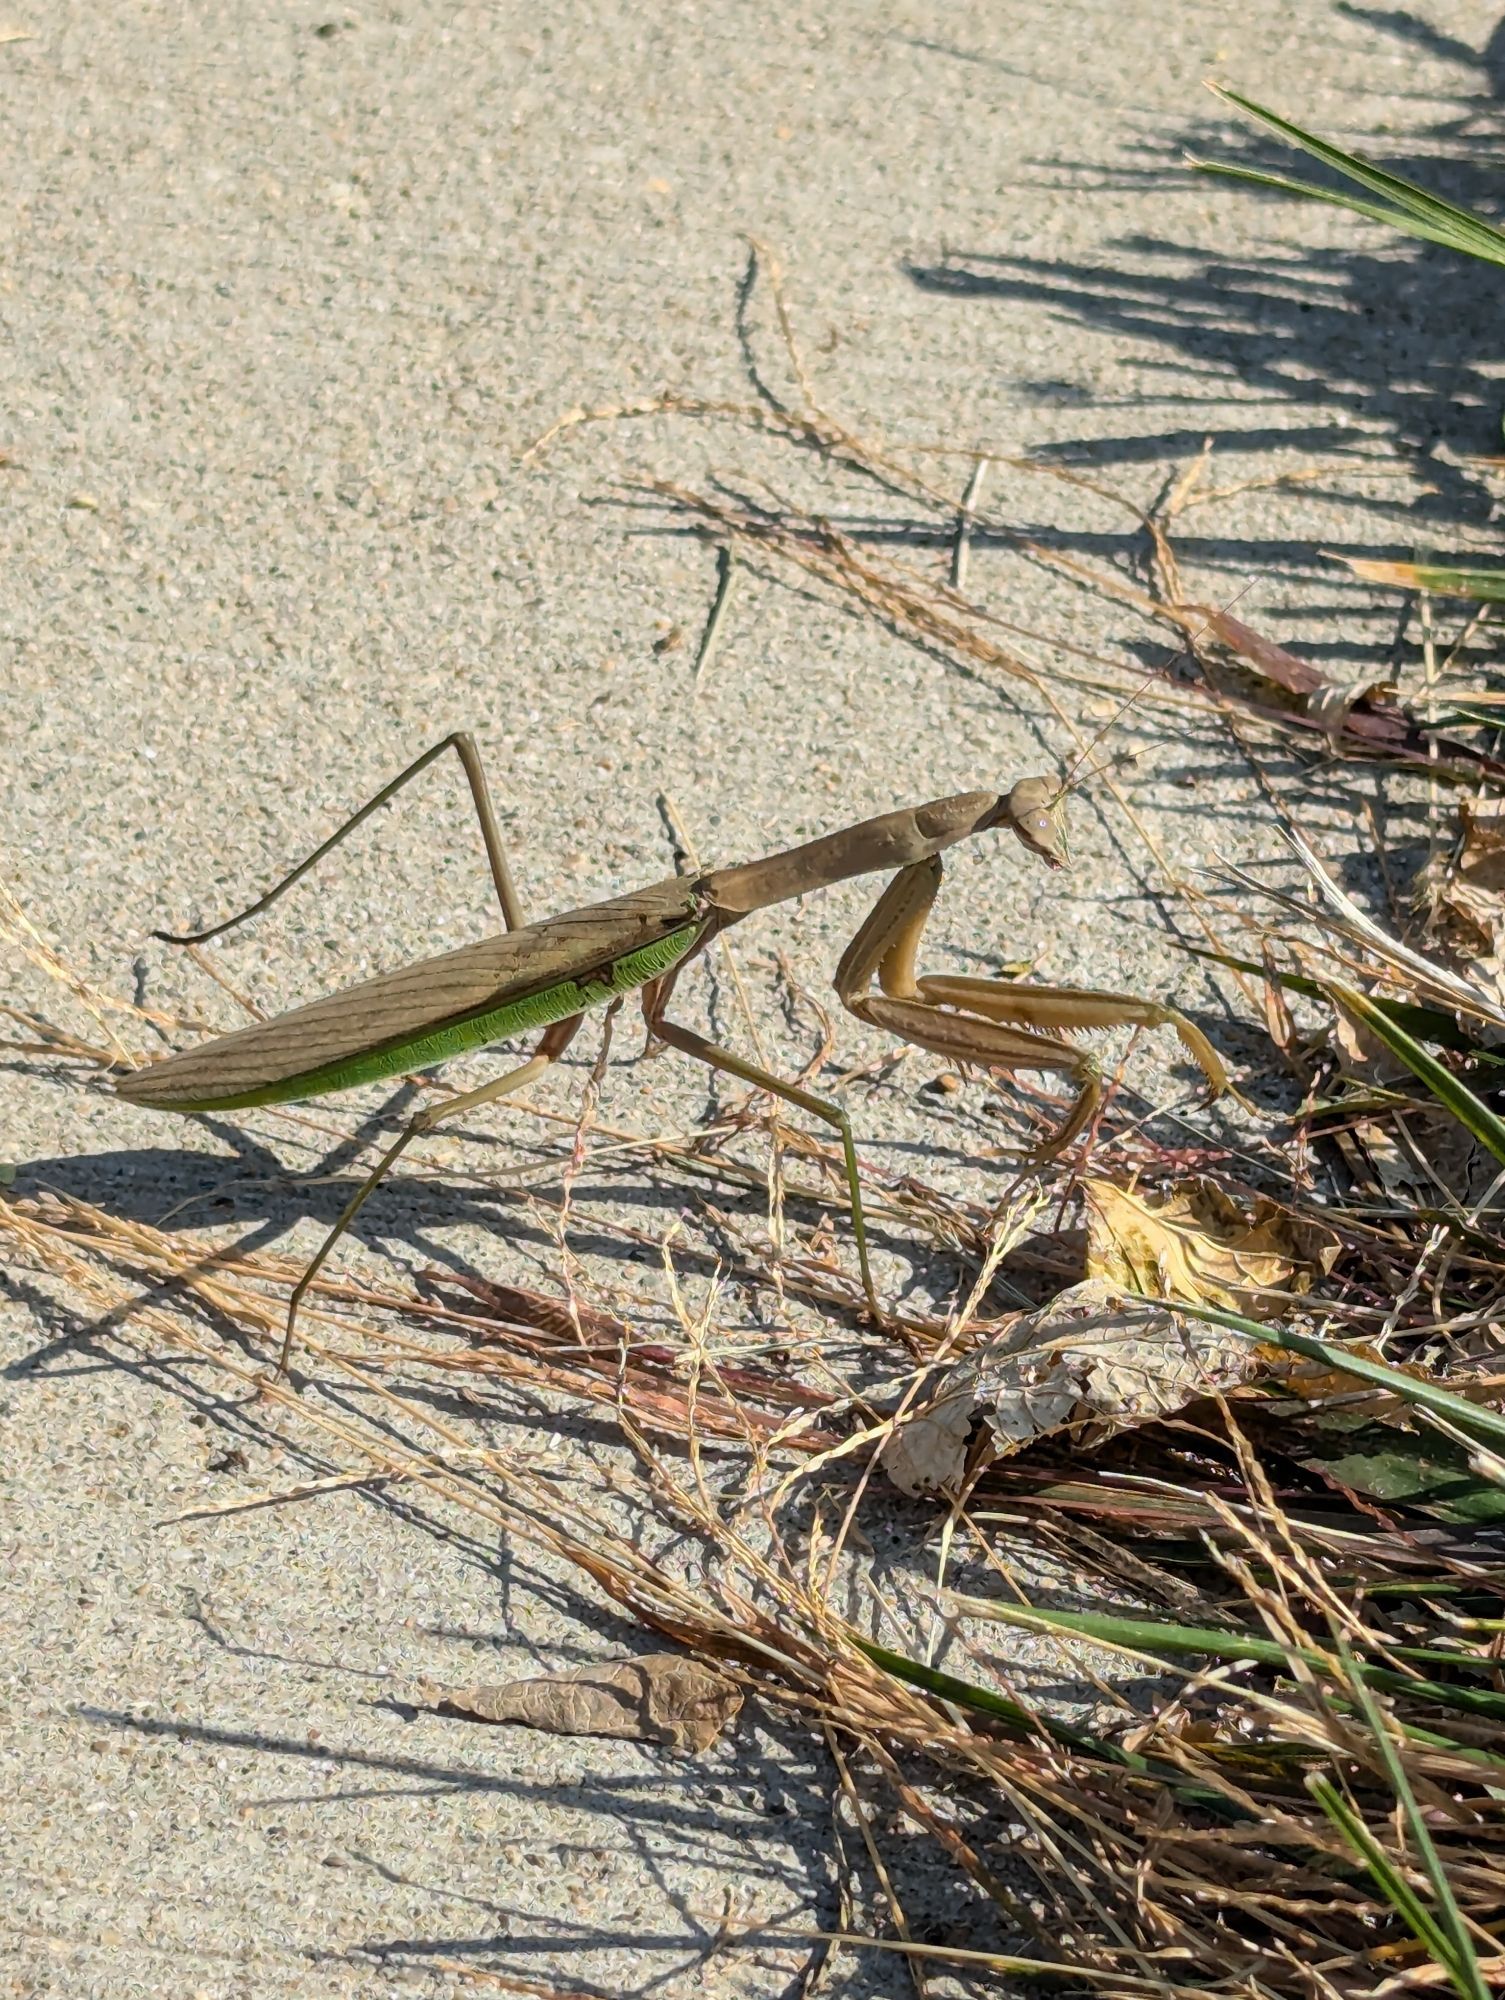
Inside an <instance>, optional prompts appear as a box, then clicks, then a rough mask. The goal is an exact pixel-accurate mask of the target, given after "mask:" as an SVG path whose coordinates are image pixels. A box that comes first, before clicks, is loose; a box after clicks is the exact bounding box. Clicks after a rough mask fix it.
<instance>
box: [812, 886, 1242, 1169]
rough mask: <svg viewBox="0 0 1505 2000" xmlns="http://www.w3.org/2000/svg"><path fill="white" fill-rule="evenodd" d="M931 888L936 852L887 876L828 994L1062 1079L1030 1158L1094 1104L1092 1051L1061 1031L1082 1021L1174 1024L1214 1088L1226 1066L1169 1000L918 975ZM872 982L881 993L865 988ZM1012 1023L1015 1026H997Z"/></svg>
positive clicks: (1045, 1153)
mask: <svg viewBox="0 0 1505 2000" xmlns="http://www.w3.org/2000/svg"><path fill="white" fill-rule="evenodd" d="M940 886H941V863H940V860H939V857H932V858H931V859H929V860H926V861H920V862H916V863H915V864H914V865H913V866H912V867H909V868H906V869H904V870H903V871H902V873H900V874H898V875H896V876H895V877H894V879H893V881H892V882H890V883H889V885H888V887H887V888H886V889H885V890H884V892H883V894H882V895H881V896H880V897H879V898H878V901H877V902H876V904H874V906H873V908H872V910H871V912H870V913H869V915H868V917H867V920H866V921H865V922H864V923H863V925H862V927H861V929H860V930H859V931H858V933H857V935H856V937H854V938H853V940H852V942H851V944H850V945H848V947H847V949H846V951H845V952H844V953H843V954H842V958H841V963H840V964H839V965H838V967H837V969H836V982H835V984H836V991H837V994H838V996H839V997H840V999H841V1002H842V1004H843V1006H845V1007H847V1008H848V1009H849V1010H850V1011H851V1012H852V1013H853V1014H855V1015H856V1016H857V1018H858V1019H859V1020H861V1021H867V1022H869V1023H871V1025H872V1026H873V1027H875V1028H883V1029H886V1030H887V1031H888V1032H889V1033H890V1034H895V1035H899V1036H902V1037H903V1039H904V1040H905V1041H909V1042H914V1043H917V1044H918V1045H919V1047H921V1048H924V1049H929V1050H930V1051H931V1052H932V1053H933V1054H935V1055H939V1056H947V1057H950V1058H951V1059H952V1060H954V1061H960V1062H976V1063H985V1064H987V1065H988V1066H989V1067H990V1068H993V1069H1008V1070H1013V1069H1040V1070H1050V1071H1055V1072H1057V1073H1059V1074H1060V1075H1063V1076H1067V1077H1069V1078H1070V1079H1071V1081H1072V1082H1073V1083H1074V1084H1075V1085H1076V1088H1077V1098H1076V1102H1075V1103H1074V1104H1073V1106H1072V1108H1071V1110H1070V1112H1069V1113H1068V1114H1067V1117H1066V1119H1065V1121H1064V1123H1063V1124H1062V1125H1061V1127H1060V1129H1059V1130H1058V1131H1057V1132H1055V1133H1053V1134H1052V1136H1051V1137H1050V1138H1049V1139H1047V1140H1046V1141H1045V1143H1044V1145H1042V1146H1040V1147H1039V1148H1037V1149H1036V1151H1035V1153H1034V1154H1033V1155H1032V1159H1033V1160H1034V1161H1036V1162H1039V1161H1044V1160H1049V1159H1051V1158H1053V1157H1054V1156H1055V1155H1056V1154H1057V1153H1059V1152H1060V1151H1061V1150H1062V1149H1063V1148H1064V1147H1066V1146H1068V1145H1069V1144H1070V1143H1071V1141H1072V1140H1073V1139H1074V1138H1075V1137H1076V1135H1077V1134H1078V1132H1080V1131H1081V1130H1082V1128H1083V1126H1084V1125H1086V1124H1087V1122H1088V1121H1089V1120H1090V1119H1091V1118H1092V1116H1093V1115H1094V1113H1095V1112H1096V1110H1097V1107H1098V1105H1099V1103H1100V1102H1101V1101H1102V1078H1101V1073H1100V1071H1099V1067H1098V1064H1097V1061H1096V1058H1095V1057H1094V1056H1093V1054H1092V1052H1091V1051H1090V1050H1088V1049H1084V1048H1079V1047H1078V1046H1077V1045H1076V1044H1075V1043H1073V1042H1071V1041H1068V1040H1067V1039H1066V1037H1067V1036H1068V1035H1071V1034H1074V1033H1076V1032H1078V1031H1080V1030H1082V1029H1087V1028H1118V1027H1143V1028H1160V1027H1169V1028H1174V1029H1175V1031H1176V1033H1177V1034H1178V1035H1179V1036H1180V1038H1181V1042H1182V1045H1183V1047H1184V1048H1185V1049H1186V1051H1187V1053H1188V1054H1189V1055H1190V1056H1191V1057H1192V1059H1193V1060H1194V1061H1195V1062H1196V1063H1197V1065H1198V1067H1199V1068H1200V1069H1201V1071H1202V1073H1203V1075H1204V1076H1205V1077H1206V1078H1207V1082H1208V1086H1209V1088H1210V1089H1211V1090H1212V1091H1214V1092H1217V1091H1220V1090H1222V1089H1223V1088H1224V1087H1225V1085H1226V1084H1227V1081H1228V1078H1227V1073H1226V1072H1225V1070H1224V1068H1223V1064H1222V1062H1221V1060H1220V1059H1219V1056H1218V1054H1217V1051H1216V1050H1215V1049H1214V1048H1213V1046H1212V1044H1211V1043H1210V1042H1209V1041H1208V1039H1207V1037H1206V1036H1205V1035H1204V1034H1203V1033H1202V1031H1201V1029H1200V1028H1198V1027H1196V1026H1195V1025H1194V1024H1193V1023H1192V1022H1190V1021H1188V1020H1187V1019H1186V1017H1185V1015H1184V1014H1181V1013H1178V1012H1177V1010H1176V1009H1175V1008H1174V1007H1167V1006H1164V1005H1162V1004H1161V1003H1160V1002H1159V1001H1156V1000H1141V999H1139V998H1137V997H1136V996H1135V995H1133V994H1129V993H1094V992H1091V991H1088V990H1086V989H1083V988H1078V987H1073V986H1026V985H1016V984H1015V983H1014V982H1013V981H1012V980H1003V979H978V978H971V977H966V976H963V975H960V974H919V975H917V974H916V972H915V960H916V957H917V955H918V952H919V945H920V939H921V936H922V935H923V933H924V929H925V924H926V921H927V919H928V918H929V915H930V911H931V906H932V905H933V904H934V902H935V899H936V895H937V893H938V891H939V889H940ZM874 978H876V979H877V981H878V984H879V987H880V988H881V991H879V992H877V993H874V992H873V991H872V983H873V980H874ZM1010 1022H1017V1023H1020V1024H1021V1025H1019V1026H1017V1027H1012V1026H1007V1025H1005V1024H1006V1023H1010Z"/></svg>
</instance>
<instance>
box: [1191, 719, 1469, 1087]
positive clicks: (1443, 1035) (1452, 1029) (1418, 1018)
mask: <svg viewBox="0 0 1505 2000" xmlns="http://www.w3.org/2000/svg"><path fill="white" fill-rule="evenodd" d="M1493 726H1494V725H1493V724H1491V727H1493ZM1171 942H1172V943H1173V944H1174V945H1175V946H1176V948H1177V950H1178V951H1184V952H1187V953H1189V954H1190V956H1191V957H1193V958H1205V959H1208V960H1210V961H1211V963H1212V964H1214V965H1226V966H1227V968H1228V970H1229V971H1230V972H1249V973H1252V974H1253V975H1254V977H1255V978H1256V979H1273V980H1274V981H1275V983H1276V985H1277V986H1283V987H1285V988H1286V989H1287V990H1288V991H1290V992H1292V993H1304V994H1305V995H1306V996H1307V998H1308V999H1309V1000H1320V999H1322V997H1323V988H1322V985H1321V983H1320V982H1319V981H1318V980H1315V979H1306V978H1304V977H1303V976H1302V975H1301V974H1300V973H1299V972H1282V971H1280V970H1279V969H1278V968H1276V967H1272V966H1268V965H1262V964H1260V963H1259V961H1258V960H1256V959H1252V958H1240V957H1238V955H1237V954H1236V953H1234V952H1231V951H1213V950H1211V949H1210V947H1208V946H1207V945H1205V944H1193V943H1192V942H1191V940H1190V939H1189V938H1173V939H1172V940H1171ZM1369 1004H1370V1005H1371V1006H1372V1007H1378V1008H1380V1009H1381V1010H1382V1011H1383V1012H1384V1013H1385V1014H1387V1015H1388V1016H1389V1018H1390V1019H1391V1020H1392V1021H1395V1022H1398V1023H1399V1025H1400V1026H1401V1027H1402V1028H1404V1029H1406V1031H1407V1032H1408V1033H1409V1034H1413V1035H1417V1036H1419V1037H1420V1038H1421V1040H1422V1041H1424V1042H1434V1043H1435V1044H1436V1045H1437V1047H1438V1048H1440V1049H1456V1051H1457V1052H1458V1054H1459V1055H1462V1056H1472V1057H1474V1058H1475V1059H1476V1060H1477V1061H1479V1062H1483V1063H1491V1064H1498V1065H1499V1066H1500V1067H1501V1068H1502V1069H1505V1055H1500V1054H1498V1053H1497V1052H1496V1051H1495V1050H1493V1049H1486V1048H1485V1047H1484V1046H1483V1044H1482V1043H1480V1042H1476V1041H1473V1040H1471V1039H1470V1037H1469V1036H1467V1035H1466V1034H1464V1032H1463V1030H1462V1029H1461V1028H1460V1027H1459V1025H1458V1023H1457V1022H1456V1021H1455V1020H1454V1019H1453V1017H1452V1015H1451V1014H1444V1013H1443V1011H1442V1009H1441V1008H1440V1007H1423V1006H1420V1005H1418V1004H1417V1002H1416V1001H1414V1000H1391V999H1388V998H1386V999H1372V1000H1371V1001H1370V1003H1369Z"/></svg>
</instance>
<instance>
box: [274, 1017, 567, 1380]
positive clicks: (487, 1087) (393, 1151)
mask: <svg viewBox="0 0 1505 2000" xmlns="http://www.w3.org/2000/svg"><path fill="white" fill-rule="evenodd" d="M583 1018H584V1016H583V1015H580V1014H572V1015H570V1016H569V1017H568V1019H566V1020H563V1021H555V1022H554V1023H553V1025H552V1026H551V1027H549V1028H547V1029H546V1030H545V1031H544V1033H543V1034H542V1035H541V1036H540V1037H539V1042H538V1047H537V1048H536V1049H535V1050H534V1052H533V1054H532V1055H531V1056H530V1057H529V1058H528V1060H527V1061H526V1062H525V1063H522V1064H520V1065H519V1066H518V1068H516V1069H512V1070H508V1071H507V1073H506V1075H505V1076H499V1077H497V1078H495V1079H494V1081H492V1082H491V1083H483V1084H482V1085H481V1086H480V1088H479V1089H477V1090H466V1091H462V1092H460V1093H459V1094H458V1095H457V1096H454V1097H447V1098H445V1100H444V1102H443V1103H442V1104H435V1105H431V1106H429V1107H427V1108H426V1109H425V1110H423V1111H420V1112H418V1113H417V1114H416V1115H415V1116H414V1117H412V1118H410V1119H409V1120H408V1122H407V1124H406V1125H405V1126H404V1127H403V1129H402V1130H401V1132H399V1133H398V1135H397V1137H396V1138H395V1139H394V1140H393V1141H392V1144H391V1145H390V1146H388V1148H387V1150H386V1151H385V1152H384V1153H383V1154H382V1156H381V1158H380V1159H379V1160H378V1161H377V1163H376V1165H375V1166H374V1167H373V1168H372V1169H371V1171H370V1173H369V1174H367V1176H366V1178H365V1179H364V1180H363V1181H362V1182H361V1184H360V1186H359V1187H358V1188H357V1189H356V1191H355V1193H354V1194H353V1195H352V1196H351V1197H350V1199H349V1201H347V1202H346V1204H345V1206H344V1207H343V1208H342V1209H341V1210H340V1213H339V1215H338V1217H337V1218H336V1220H335V1223H334V1226H333V1228H332V1229H331V1230H330V1232H329V1234H328V1235H327V1236H326V1237H325V1238H324V1241H323V1242H322V1243H321V1244H320V1245H319V1248H318V1250H317V1251H316V1252H315V1254H314V1256H313V1259H312V1261H311V1262H310V1264H309V1265H308V1268H307V1269H306V1270H305V1271H304V1273H303V1276H302V1277H301V1278H300V1279H299V1280H298V1282H297V1284H296V1285H294V1287H293V1291H292V1296H291V1298H290V1299H289V1300H288V1302H287V1329H286V1331H285V1333H284V1334H283V1336H282V1352H281V1354H280V1355H279V1356H278V1358H277V1373H278V1375H279V1376H280V1375H286V1373H287V1364H288V1361H289V1359H290V1358H291V1356H292V1351H293V1335H294V1333H295V1331H296V1329H297V1325H298V1308H299V1306H300V1305H302V1303H303V1299H304V1295H305V1293H306V1292H307V1291H308V1288H309V1286H310V1285H311V1284H312V1283H313V1281H314V1279H315V1278H316V1277H317V1276H318V1275H319V1272H320V1271H321V1270H322V1269H323V1268H324V1265H325V1264H326V1263H327V1262H328V1259H329V1253H330V1252H331V1251H332V1250H333V1249H334V1246H335V1245H336V1243H338V1242H339V1240H340V1238H341V1237H342V1236H343V1235H344V1234H345V1231H346V1230H347V1229H348V1228H349V1227H350V1225H351V1223H352V1222H354V1220H355V1218H356V1216H357V1215H358V1214H359V1213H360V1211H361V1210H362V1209H363V1208H364V1207H365V1205H366V1203H367V1202H368V1201H369V1200H370V1198H371V1196H372V1195H373V1194H375V1192H376V1190H377V1189H378V1188H379V1187H380V1186H381V1184H382V1182H383V1181H384V1180H385V1179H386V1177H387V1175H388V1174H389V1173H390V1172H391V1171H392V1169H393V1167H394V1166H396V1164H397V1162H398V1160H400V1159H401V1157H402V1155H403V1154H404V1153H405V1152H406V1151H407V1149H408V1147H409V1146H411V1145H412V1143H413V1141H414V1140H415V1139H421V1138H422V1137H423V1136H424V1134H425V1133H426V1132H432V1131H433V1129H434V1127H435V1126H436V1125H442V1124H443V1123H444V1121H445V1120H446V1119H447V1118H455V1117H458V1116H460V1115H461V1113H463V1112H466V1111H474V1110H475V1109H476V1108H477V1106H478V1105H482V1104H494V1103H495V1102H496V1100H497V1099H498V1098H499V1097H507V1096H509V1095H510V1094H511V1093H512V1092H513V1091H514V1090H521V1089H523V1088H524V1086H525V1085H527V1084H529V1083H531V1082H532V1081H533V1079H534V1078H535V1077H538V1076H542V1075H543V1073H544V1071H545V1070H546V1069H548V1068H549V1067H550V1065H551V1064H553V1063H555V1062H557V1061H558V1060H559V1058H560V1056H561V1055H563V1053H564V1051H565V1050H566V1049H567V1048H568V1047H569V1045H570V1043H571V1041H573V1039H574V1037H575V1032H576V1030H577V1029H578V1028H579V1026H580V1023H581V1021H582V1019H583Z"/></svg>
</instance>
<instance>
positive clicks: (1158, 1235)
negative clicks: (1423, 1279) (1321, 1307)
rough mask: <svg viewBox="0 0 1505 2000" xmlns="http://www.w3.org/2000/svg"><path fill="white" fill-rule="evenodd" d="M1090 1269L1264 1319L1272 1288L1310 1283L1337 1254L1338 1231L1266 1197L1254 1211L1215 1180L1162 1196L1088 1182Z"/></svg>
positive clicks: (1275, 1304) (1153, 1292) (1158, 1293)
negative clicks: (1294, 1213) (1301, 1215)
mask: <svg viewBox="0 0 1505 2000" xmlns="http://www.w3.org/2000/svg"><path fill="white" fill-rule="evenodd" d="M1082 1191H1083V1193H1084V1194H1085V1195H1086V1197H1087V1271H1088V1275H1089V1276H1091V1277H1094V1278H1106V1279H1107V1280H1109V1282H1110V1283H1113V1284H1116V1285H1121V1286H1123V1287H1124V1289H1125V1290H1127V1291H1133V1292H1142V1293H1145V1294H1146V1295H1148V1296H1149V1297H1152V1298H1162V1299H1187V1300H1189V1301H1191V1302H1192V1303H1193V1304H1197V1303H1203V1304H1208V1305H1218V1306H1223V1307H1225V1308H1226V1309H1227V1310H1228V1311H1230V1312H1238V1313H1245V1314H1247V1315H1248V1316H1249V1317H1250V1318H1253V1319H1260V1318H1264V1317H1267V1316H1268V1315H1269V1314H1270V1313H1272V1312H1275V1311H1278V1310H1279V1309H1280V1303H1281V1302H1280V1301H1279V1300H1273V1299H1271V1298H1270V1296H1269V1294H1270V1293H1272V1292H1280V1293H1290V1292H1306V1291H1310V1289H1311V1287H1312V1285H1313V1284H1314V1282H1315V1281H1316V1280H1317V1279H1318V1278H1320V1277H1325V1276H1326V1275H1327V1273H1328V1272H1329V1271H1330V1270H1331V1269H1332V1267H1333V1265H1334V1264H1335V1263H1336V1262H1337V1259H1338V1252H1339V1249H1340V1248H1341V1245H1340V1242H1339V1239H1338V1237H1337V1235H1336V1234H1335V1233H1334V1232H1333V1231H1332V1230H1331V1229H1328V1228H1326V1227H1325V1226H1324V1225H1323V1224H1321V1223H1314V1222H1307V1221H1304V1220H1302V1219H1300V1218H1298V1217H1297V1216H1295V1215H1293V1214H1292V1213H1291V1212H1290V1210H1289V1209H1285V1208H1282V1207H1281V1206H1280V1204H1279V1203H1278V1202H1274V1201H1270V1200H1267V1199H1266V1198H1265V1197H1264V1196H1261V1197H1259V1199H1257V1200H1256V1201H1255V1202H1254V1203H1253V1204H1252V1205H1251V1207H1250V1208H1249V1209H1248V1211H1247V1212H1246V1211H1245V1210H1244V1209H1243V1208H1241V1207H1240V1206H1239V1204H1238V1203H1237V1202H1236V1201H1235V1200H1233V1198H1232V1197H1231V1196H1230V1195H1227V1194H1225V1193H1224V1192H1223V1191H1222V1189H1221V1188H1219V1187H1216V1186H1214V1185H1213V1183H1212V1182H1211V1181H1202V1180H1189V1181H1183V1182H1182V1183H1181V1184H1180V1185H1179V1186H1177V1187H1175V1188H1172V1189H1171V1191H1170V1193H1169V1194H1166V1195H1163V1196H1158V1197H1147V1196H1143V1195H1137V1194H1130V1193H1129V1191H1128V1189H1127V1188H1120V1187H1115V1186H1114V1185H1113V1183H1112V1182H1111V1181H1101V1180H1085V1181H1083V1183H1082Z"/></svg>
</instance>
